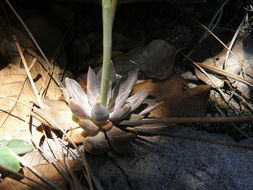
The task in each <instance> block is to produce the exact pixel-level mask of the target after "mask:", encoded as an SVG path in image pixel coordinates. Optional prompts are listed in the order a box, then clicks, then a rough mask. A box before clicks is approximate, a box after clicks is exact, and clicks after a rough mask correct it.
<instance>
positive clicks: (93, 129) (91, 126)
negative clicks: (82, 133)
mask: <svg viewBox="0 0 253 190" xmlns="http://www.w3.org/2000/svg"><path fill="white" fill-rule="evenodd" d="M78 124H79V125H80V127H82V128H83V129H85V130H87V131H88V132H89V136H91V135H94V134H96V133H97V132H98V131H99V127H98V126H97V125H96V124H95V123H94V122H93V121H91V120H89V119H80V120H79V121H78Z"/></svg>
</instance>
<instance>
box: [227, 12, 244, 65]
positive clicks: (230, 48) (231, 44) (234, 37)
mask: <svg viewBox="0 0 253 190" xmlns="http://www.w3.org/2000/svg"><path fill="white" fill-rule="evenodd" d="M245 20H246V16H245V17H244V18H243V20H242V22H241V23H240V25H239V27H238V28H237V30H236V32H235V34H234V36H233V38H232V40H231V42H230V44H229V47H228V51H227V53H226V58H225V61H224V67H223V68H224V69H226V65H227V60H228V56H229V53H230V52H231V50H232V47H233V45H234V43H235V40H236V38H237V36H238V35H239V32H240V30H241V28H242V26H243V24H244V23H245Z"/></svg>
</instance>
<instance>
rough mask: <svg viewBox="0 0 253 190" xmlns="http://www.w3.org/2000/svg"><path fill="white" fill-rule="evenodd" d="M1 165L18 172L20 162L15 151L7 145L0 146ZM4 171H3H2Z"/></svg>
mask: <svg viewBox="0 0 253 190" xmlns="http://www.w3.org/2000/svg"><path fill="white" fill-rule="evenodd" d="M0 165H1V166H4V167H6V168H9V169H11V170H13V171H16V172H18V171H19V170H20V164H19V161H18V160H17V158H16V156H15V153H13V152H12V151H11V150H10V149H9V148H8V147H7V146H5V145H1V146H0ZM0 172H3V171H0Z"/></svg>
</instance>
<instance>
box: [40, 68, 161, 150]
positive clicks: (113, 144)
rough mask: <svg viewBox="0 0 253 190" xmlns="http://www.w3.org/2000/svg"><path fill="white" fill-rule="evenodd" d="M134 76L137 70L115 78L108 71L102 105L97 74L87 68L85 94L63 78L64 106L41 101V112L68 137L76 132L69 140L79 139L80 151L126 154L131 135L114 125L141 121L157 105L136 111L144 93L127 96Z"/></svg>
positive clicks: (55, 102)
mask: <svg viewBox="0 0 253 190" xmlns="http://www.w3.org/2000/svg"><path fill="white" fill-rule="evenodd" d="M137 74H138V72H137V70H134V71H130V72H129V73H128V74H127V75H126V76H123V77H120V78H118V79H117V78H116V74H115V72H114V69H112V72H111V79H112V80H111V82H110V85H109V86H110V88H109V91H108V96H107V101H106V105H103V104H101V103H100V102H99V98H100V97H99V91H100V80H101V79H100V78H101V72H99V73H98V75H96V74H95V72H94V71H93V70H92V69H91V68H89V71H88V76H87V93H85V92H84V90H83V89H82V87H81V86H80V84H79V83H78V82H77V81H75V80H73V79H70V78H66V79H65V86H66V87H65V88H64V89H63V94H64V98H65V100H66V102H67V105H68V106H67V105H66V104H65V103H64V102H60V101H56V100H52V101H50V100H44V101H43V103H44V104H45V108H43V109H41V111H42V112H43V113H45V114H47V115H48V116H49V117H50V118H52V119H53V120H54V121H55V123H57V124H58V125H59V126H61V127H62V128H63V129H65V130H69V131H70V132H69V134H70V136H71V133H76V131H77V133H78V137H77V136H76V135H75V136H73V137H74V138H77V139H78V140H75V139H74V140H75V141H76V142H77V143H78V142H80V140H79V139H80V137H81V139H82V141H83V145H84V149H85V150H86V151H88V152H90V153H95V154H99V153H102V152H105V151H107V150H109V149H110V148H112V149H113V150H114V151H116V152H118V153H121V154H122V153H126V152H127V150H129V141H130V140H131V139H132V138H133V137H134V136H135V135H134V134H133V133H129V132H125V131H123V130H121V129H120V128H118V127H117V123H118V122H120V121H122V120H128V119H131V116H133V115H134V116H138V117H137V118H141V117H143V116H145V115H146V114H148V113H149V112H150V111H152V110H153V109H155V108H156V107H157V106H158V105H159V103H153V104H152V106H149V107H147V108H145V109H144V110H141V109H140V106H141V105H142V103H143V102H144V101H145V99H146V98H147V96H148V91H147V90H146V89H144V90H141V91H139V92H137V93H136V94H134V95H132V96H131V91H132V89H133V87H134V85H135V83H136V81H137ZM135 118H136V117H135ZM40 120H41V121H42V122H43V123H45V124H47V125H49V126H50V127H52V128H55V129H57V127H56V126H55V125H53V124H52V123H50V122H48V121H46V120H43V119H42V118H40ZM76 129H78V130H76Z"/></svg>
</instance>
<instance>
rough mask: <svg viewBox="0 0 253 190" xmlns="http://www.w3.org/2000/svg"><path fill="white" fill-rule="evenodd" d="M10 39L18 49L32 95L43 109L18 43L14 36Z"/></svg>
mask: <svg viewBox="0 0 253 190" xmlns="http://www.w3.org/2000/svg"><path fill="white" fill-rule="evenodd" d="M12 37H13V39H14V41H15V44H16V47H17V49H18V53H19V55H20V57H21V60H22V63H23V65H24V67H25V71H26V74H27V76H28V79H29V81H30V83H31V85H32V89H33V93H34V95H35V97H36V100H37V102H38V104H39V106H40V107H41V108H43V107H44V106H43V103H42V101H41V99H40V97H39V93H38V91H37V89H36V86H35V84H34V82H33V78H32V75H31V73H30V71H29V68H28V66H27V63H26V60H25V57H24V54H23V52H22V50H21V47H20V45H19V43H18V41H17V38H16V36H15V35H13V36H12Z"/></svg>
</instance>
